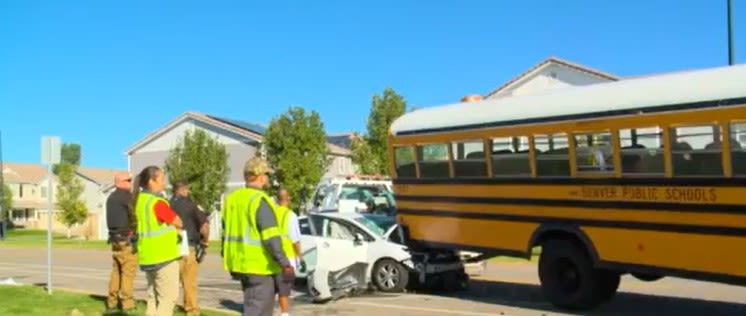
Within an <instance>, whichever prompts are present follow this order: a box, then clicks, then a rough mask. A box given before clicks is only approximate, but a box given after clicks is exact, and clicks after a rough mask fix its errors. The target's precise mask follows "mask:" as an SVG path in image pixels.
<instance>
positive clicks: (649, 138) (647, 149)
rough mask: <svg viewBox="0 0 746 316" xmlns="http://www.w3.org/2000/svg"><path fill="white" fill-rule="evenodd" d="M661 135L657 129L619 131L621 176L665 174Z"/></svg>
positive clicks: (660, 131) (661, 131) (661, 132)
mask: <svg viewBox="0 0 746 316" xmlns="http://www.w3.org/2000/svg"><path fill="white" fill-rule="evenodd" d="M662 135H663V130H662V129H660V128H659V127H646V128H636V129H635V128H633V129H620V130H619V148H621V158H622V175H658V176H662V175H663V174H665V167H664V163H663V161H664V160H663V148H662V146H663V139H662Z"/></svg>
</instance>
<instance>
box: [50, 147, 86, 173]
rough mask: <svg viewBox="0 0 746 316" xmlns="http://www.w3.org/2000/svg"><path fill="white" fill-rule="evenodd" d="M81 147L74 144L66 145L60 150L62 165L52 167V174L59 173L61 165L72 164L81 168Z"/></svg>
mask: <svg viewBox="0 0 746 316" xmlns="http://www.w3.org/2000/svg"><path fill="white" fill-rule="evenodd" d="M80 157H81V154H80V145H79V144H74V143H64V144H62V146H61V148H60V163H59V164H56V165H54V166H52V172H53V173H54V174H55V175H57V174H58V173H59V166H60V164H65V163H67V164H72V165H76V166H80Z"/></svg>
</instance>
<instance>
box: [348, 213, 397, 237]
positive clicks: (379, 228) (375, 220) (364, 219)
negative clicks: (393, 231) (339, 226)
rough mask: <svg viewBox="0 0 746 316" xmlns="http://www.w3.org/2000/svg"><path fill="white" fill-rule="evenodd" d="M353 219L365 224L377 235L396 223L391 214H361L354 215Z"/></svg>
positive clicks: (381, 234) (380, 234)
mask: <svg viewBox="0 0 746 316" xmlns="http://www.w3.org/2000/svg"><path fill="white" fill-rule="evenodd" d="M355 221H356V222H358V223H360V224H362V225H363V226H365V228H367V229H369V230H370V231H372V232H373V233H375V234H376V235H378V236H383V234H385V233H386V232H387V231H388V230H389V228H391V226H394V225H396V219H395V218H394V217H391V216H382V215H368V214H366V215H363V216H357V217H355Z"/></svg>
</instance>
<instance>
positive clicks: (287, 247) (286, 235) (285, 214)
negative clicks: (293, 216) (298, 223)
mask: <svg viewBox="0 0 746 316" xmlns="http://www.w3.org/2000/svg"><path fill="white" fill-rule="evenodd" d="M291 212H293V210H291V209H289V208H287V207H284V206H277V213H278V214H277V215H278V217H277V223H279V225H280V234H282V252H283V253H285V256H286V257H288V260H293V259H295V258H297V257H298V254H296V253H295V248H293V241H292V240H290V213H291Z"/></svg>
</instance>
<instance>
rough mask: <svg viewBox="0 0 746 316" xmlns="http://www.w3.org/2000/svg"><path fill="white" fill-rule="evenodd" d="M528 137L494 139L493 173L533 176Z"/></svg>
mask: <svg viewBox="0 0 746 316" xmlns="http://www.w3.org/2000/svg"><path fill="white" fill-rule="evenodd" d="M528 146H529V142H528V137H527V136H520V137H498V138H494V139H492V175H493V176H494V177H501V176H516V175H521V176H531V161H530V159H529V156H528Z"/></svg>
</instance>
